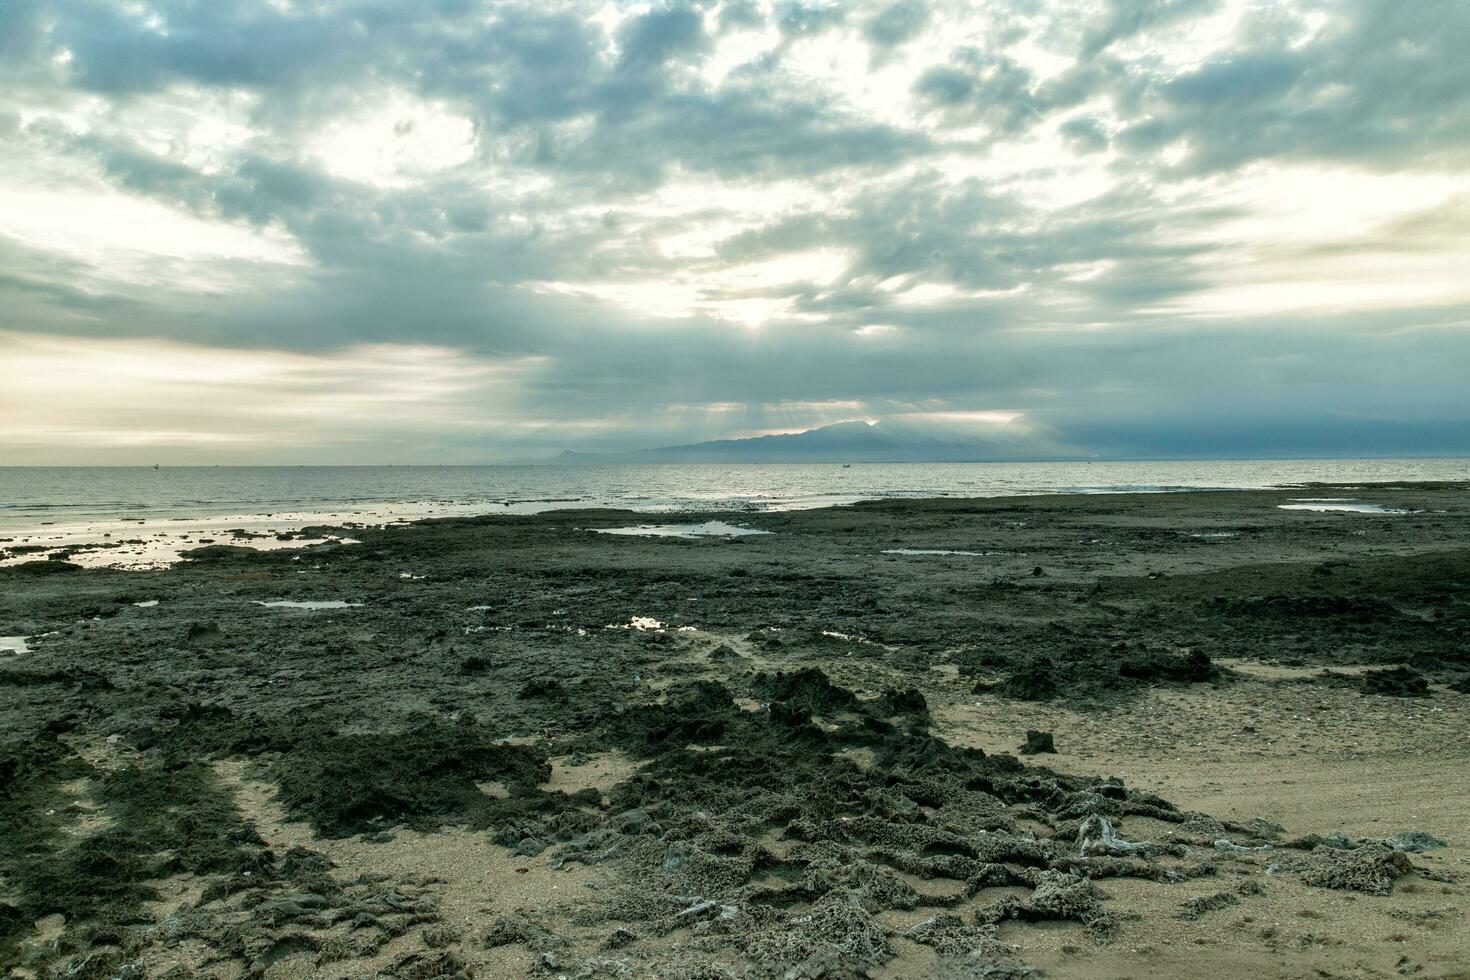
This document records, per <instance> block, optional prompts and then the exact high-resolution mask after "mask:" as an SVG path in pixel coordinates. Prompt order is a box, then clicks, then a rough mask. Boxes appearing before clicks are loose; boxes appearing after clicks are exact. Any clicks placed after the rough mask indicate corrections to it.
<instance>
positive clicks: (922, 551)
mask: <svg viewBox="0 0 1470 980" xmlns="http://www.w3.org/2000/svg"><path fill="white" fill-rule="evenodd" d="M883 553H884V554H885V555H970V556H971V557H974V558H981V557H984V556H985V555H987V554H989V552H985V551H947V550H945V549H943V548H889V549H887V550H886V551H884V552H883Z"/></svg>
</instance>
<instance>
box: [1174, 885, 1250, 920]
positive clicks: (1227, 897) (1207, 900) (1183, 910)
mask: <svg viewBox="0 0 1470 980" xmlns="http://www.w3.org/2000/svg"><path fill="white" fill-rule="evenodd" d="M1239 904H1240V898H1239V896H1237V895H1235V894H1233V893H1231V892H1216V893H1215V894H1213V895H1200V896H1198V897H1196V898H1191V899H1189V900H1188V901H1187V902H1185V903H1183V905H1182V906H1180V909H1179V918H1181V919H1186V920H1193V919H1198V918H1200V917H1201V916H1203V915H1204V914H1205V913H1206V912H1217V911H1219V910H1220V909H1226V908H1229V907H1230V906H1232V905H1239Z"/></svg>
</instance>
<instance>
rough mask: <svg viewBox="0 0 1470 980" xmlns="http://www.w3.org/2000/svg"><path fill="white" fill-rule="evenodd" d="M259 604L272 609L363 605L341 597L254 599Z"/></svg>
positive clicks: (337, 607) (353, 606)
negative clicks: (300, 599)
mask: <svg viewBox="0 0 1470 980" xmlns="http://www.w3.org/2000/svg"><path fill="white" fill-rule="evenodd" d="M254 601H255V604H256V605H257V606H268V607H270V608H272V609H354V608H356V607H358V606H361V605H362V603H360V602H344V601H342V600H341V599H321V600H305V601H297V600H294V599H278V600H276V601H274V602H263V601H261V600H260V599H256V600H254Z"/></svg>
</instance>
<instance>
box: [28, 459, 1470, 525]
mask: <svg viewBox="0 0 1470 980" xmlns="http://www.w3.org/2000/svg"><path fill="white" fill-rule="evenodd" d="M1415 480H1470V459H1314V460H1250V461H1237V460H1211V461H1182V460H1173V461H1165V462H1147V461H1143V462H1096V463H854V464H853V465H852V466H851V467H842V466H840V465H837V464H833V463H822V464H799V463H784V464H771V465H762V464H736V465H707V466H706V465H697V464H681V465H671V466H670V465H588V466H360V467H338V466H278V467H270V466H266V467H164V468H161V469H156V470H155V469H153V468H151V467H147V468H144V467H138V468H131V467H95V468H93V467H0V534H16V533H21V532H36V531H38V530H40V529H44V530H45V531H46V532H49V533H60V532H62V531H63V530H64V529H76V530H81V529H82V528H88V529H96V528H99V527H101V526H104V525H106V526H111V525H114V524H116V523H117V522H122V521H128V522H133V521H138V520H140V519H143V520H147V521H149V522H150V523H151V522H154V521H158V520H165V521H189V522H194V521H202V520H206V519H208V520H210V521H215V520H218V519H225V518H230V519H239V521H240V523H241V524H242V525H245V526H262V525H271V526H275V525H283V526H284V525H287V524H300V523H303V522H310V521H313V520H316V519H326V518H336V519H340V520H353V519H357V520H363V521H371V522H377V521H382V520H393V519H410V518H417V517H424V516H432V515H444V514H458V513H530V512H534V511H538V510H546V509H550V508H556V507H622V508H629V509H633V510H642V511H658V512H677V511H681V510H695V509H728V510H744V511H760V510H775V509H790V508H799V507H817V506H823V505H827V504H834V503H847V502H851V501H854V500H862V499H869V498H876V497H933V496H951V497H965V496H1006V495H1016V494H1032V493H1051V492H1063V493H1097V492H1108V491H1115V492H1116V491H1123V492H1150V491H1164V490H1179V489H1187V488H1220V489H1248V488H1259V487H1272V486H1282V485H1290V484H1296V483H1305V482H1347V483H1359V482H1363V483H1368V482H1379V481H1415Z"/></svg>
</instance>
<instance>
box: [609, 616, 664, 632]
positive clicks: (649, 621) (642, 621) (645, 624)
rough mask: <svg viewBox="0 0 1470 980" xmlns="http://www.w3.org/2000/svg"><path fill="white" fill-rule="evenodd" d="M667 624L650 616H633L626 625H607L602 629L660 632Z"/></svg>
mask: <svg viewBox="0 0 1470 980" xmlns="http://www.w3.org/2000/svg"><path fill="white" fill-rule="evenodd" d="M667 625H668V624H667V623H661V622H659V621H658V620H656V619H654V618H653V617H652V616H634V617H633V618H632V619H630V620H628V621H627V622H626V623H608V624H607V625H606V626H604V627H603V629H609V630H661V629H663V628H664V627H665V626H667Z"/></svg>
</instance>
